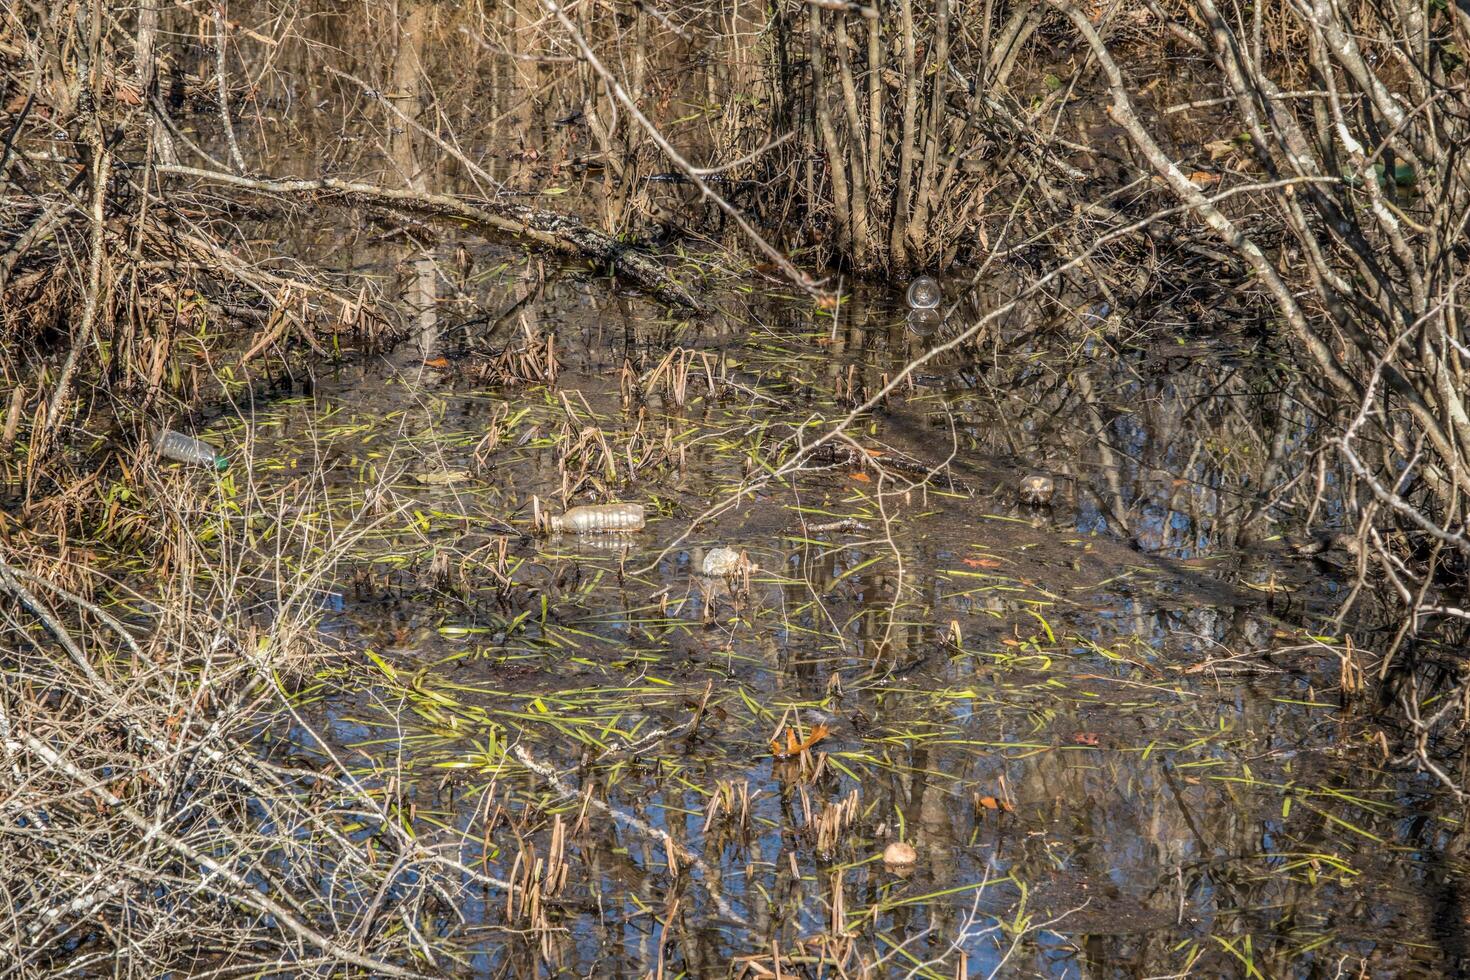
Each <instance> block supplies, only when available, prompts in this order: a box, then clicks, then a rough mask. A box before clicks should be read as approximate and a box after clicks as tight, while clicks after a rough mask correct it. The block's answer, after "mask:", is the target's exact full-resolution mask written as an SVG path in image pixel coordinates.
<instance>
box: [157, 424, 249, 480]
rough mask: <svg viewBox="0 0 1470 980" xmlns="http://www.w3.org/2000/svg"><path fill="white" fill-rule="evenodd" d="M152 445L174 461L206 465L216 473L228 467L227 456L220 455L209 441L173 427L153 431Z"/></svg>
mask: <svg viewBox="0 0 1470 980" xmlns="http://www.w3.org/2000/svg"><path fill="white" fill-rule="evenodd" d="M153 447H154V449H155V451H156V452H157V453H158V455H160V456H162V457H163V458H164V459H171V460H173V461H174V462H175V463H188V464H190V465H192V466H207V467H209V468H210V469H212V470H214V471H215V472H216V473H223V472H224V471H225V470H227V469H229V468H230V460H229V457H227V456H224V455H222V454H221V453H220V452H219V450H217V449H215V448H214V447H213V446H211V445H210V444H209V443H207V442H203V441H201V440H199V439H195V438H194V437H193V436H186V435H184V434H183V433H182V432H175V431H174V430H173V429H160V430H159V431H158V432H157V433H155V434H154V437H153Z"/></svg>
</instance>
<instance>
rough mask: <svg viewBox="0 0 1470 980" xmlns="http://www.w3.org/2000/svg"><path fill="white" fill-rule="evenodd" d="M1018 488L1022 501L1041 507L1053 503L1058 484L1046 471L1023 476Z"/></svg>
mask: <svg viewBox="0 0 1470 980" xmlns="http://www.w3.org/2000/svg"><path fill="white" fill-rule="evenodd" d="M1018 489H1019V491H1020V495H1021V502H1022V503H1024V504H1029V505H1031V506H1032V507H1041V506H1043V505H1045V504H1049V503H1051V498H1052V496H1053V495H1054V494H1055V493H1056V492H1057V484H1056V481H1055V480H1053V479H1052V478H1051V477H1049V476H1047V475H1046V474H1045V473H1031V474H1028V475H1026V476H1023V477H1022V478H1021V484H1020V487H1019V488H1018Z"/></svg>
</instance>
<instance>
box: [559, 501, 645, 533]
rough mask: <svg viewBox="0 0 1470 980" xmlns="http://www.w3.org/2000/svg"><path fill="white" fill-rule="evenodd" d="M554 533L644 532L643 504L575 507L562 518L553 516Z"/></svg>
mask: <svg viewBox="0 0 1470 980" xmlns="http://www.w3.org/2000/svg"><path fill="white" fill-rule="evenodd" d="M549 523H550V525H551V529H552V530H553V531H563V532H566V533H568V534H587V533H591V532H594V531H641V530H643V505H642V504H587V505H583V506H581V507H573V508H572V509H571V510H569V511H567V512H566V513H565V514H562V515H561V516H560V517H557V516H555V515H553V516H552V517H551V518H550V520H549Z"/></svg>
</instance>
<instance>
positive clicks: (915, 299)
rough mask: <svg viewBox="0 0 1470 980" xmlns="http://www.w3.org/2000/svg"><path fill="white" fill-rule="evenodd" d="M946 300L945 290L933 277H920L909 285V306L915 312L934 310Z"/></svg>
mask: <svg viewBox="0 0 1470 980" xmlns="http://www.w3.org/2000/svg"><path fill="white" fill-rule="evenodd" d="M943 299H944V290H942V289H940V288H939V283H938V281H936V280H935V279H934V277H933V276H919V277H918V278H917V279H915V280H914V281H913V282H911V283H909V306H910V307H911V308H913V309H915V310H932V309H934V308H935V307H936V306H938V305H939V303H940V301H941V300H943Z"/></svg>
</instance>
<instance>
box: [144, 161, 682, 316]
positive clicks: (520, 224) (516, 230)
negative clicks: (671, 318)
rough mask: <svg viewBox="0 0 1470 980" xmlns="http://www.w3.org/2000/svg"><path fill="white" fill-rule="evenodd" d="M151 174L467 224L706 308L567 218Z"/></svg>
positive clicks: (445, 200) (329, 181)
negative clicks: (576, 259)
mask: <svg viewBox="0 0 1470 980" xmlns="http://www.w3.org/2000/svg"><path fill="white" fill-rule="evenodd" d="M157 172H158V173H160V174H165V175H169V176H174V177H194V178H196V179H198V180H207V181H210V182H212V183H216V184H224V185H227V186H230V187H238V188H241V189H243V190H248V191H254V192H256V193H260V194H274V195H277V196H280V197H298V198H314V199H317V200H326V201H342V202H345V203H348V204H356V205H368V206H371V207H377V208H384V209H387V210H390V211H400V212H405V213H409V214H415V215H419V216H421V217H427V218H438V219H442V220H449V221H455V222H459V223H462V224H467V225H470V226H471V227H473V228H474V229H475V230H477V231H479V232H480V233H482V234H489V235H493V236H510V237H514V238H521V239H527V240H529V241H531V242H534V243H535V244H537V245H539V246H541V247H542V248H547V249H550V250H552V251H556V252H561V253H563V254H566V255H579V256H582V257H584V258H588V259H592V260H593V261H596V262H603V263H606V264H607V265H609V266H611V267H612V269H613V271H614V272H615V273H617V275H618V276H619V277H621V278H623V279H626V280H627V281H629V282H631V283H633V284H635V285H637V286H639V287H640V288H642V289H644V290H646V291H647V292H648V293H650V294H651V295H653V296H655V297H657V298H658V299H659V300H660V301H662V302H664V303H668V304H670V305H671V306H678V307H681V308H683V309H686V310H692V311H694V312H696V313H703V312H706V311H707V310H708V306H707V305H706V304H704V303H702V302H700V301H699V300H697V299H695V298H694V297H693V296H692V295H690V293H689V291H688V290H686V289H685V288H684V287H683V286H682V285H680V284H679V283H678V282H676V281H675V280H674V279H673V277H672V276H670V275H669V273H668V272H667V271H666V270H665V269H664V268H663V267H662V266H661V265H659V264H658V263H657V262H655V261H654V260H653V259H651V258H649V257H648V256H647V255H644V254H642V253H641V252H638V251H636V250H635V249H632V248H630V247H629V246H627V245H625V244H623V243H621V242H618V241H616V240H614V239H612V238H610V237H608V236H607V235H604V234H603V233H602V232H600V231H597V230H596V229H593V228H589V227H588V226H587V225H585V224H583V223H582V222H581V221H579V220H577V219H576V218H574V217H571V216H570V215H564V214H559V213H557V212H555V211H544V210H541V209H539V208H532V207H527V206H526V205H524V204H511V203H508V202H504V201H487V200H481V201H475V202H473V203H471V202H470V201H466V200H463V199H461V198H458V197H452V196H450V195H447V194H432V193H427V192H420V191H413V190H394V189H392V188H388V187H379V186H377V185H374V184H359V183H355V182H352V181H345V180H338V179H337V178H335V177H319V178H316V179H312V180H295V179H292V180H268V179H257V178H252V177H238V176H236V175H234V174H228V173H221V172H219V171H214V170H202V169H200V168H197V167H184V166H179V165H175V164H166V165H161V166H159V167H158V168H157Z"/></svg>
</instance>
